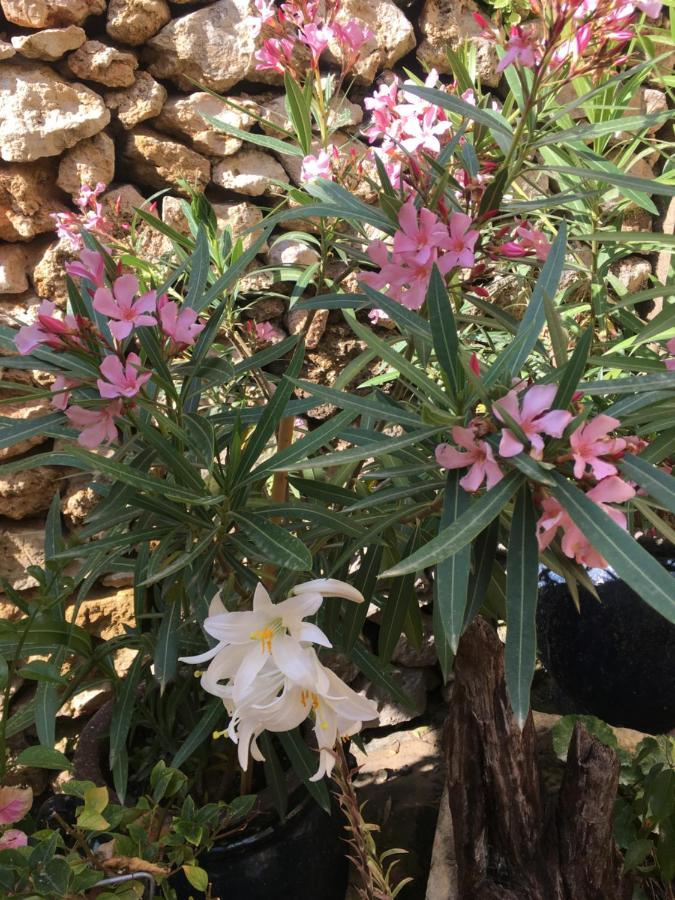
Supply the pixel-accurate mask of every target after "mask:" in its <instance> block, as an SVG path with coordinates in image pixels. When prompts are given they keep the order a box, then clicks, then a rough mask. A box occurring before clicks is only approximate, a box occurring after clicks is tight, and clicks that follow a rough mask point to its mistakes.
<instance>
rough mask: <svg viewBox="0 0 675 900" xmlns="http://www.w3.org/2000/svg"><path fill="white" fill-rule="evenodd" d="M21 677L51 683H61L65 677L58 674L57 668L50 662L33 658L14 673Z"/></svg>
mask: <svg viewBox="0 0 675 900" xmlns="http://www.w3.org/2000/svg"><path fill="white" fill-rule="evenodd" d="M16 674H17V675H19V676H20V677H21V678H31V679H34V680H35V681H51V682H52V683H53V684H63V683H64V682H65V678H64V677H63V675H61V674H59V670H58V668H57V667H56V666H55V665H54V664H53V663H51V662H47V661H46V660H43V659H35V660H33V662H29V663H28V664H27V665H25V666H22V667H21V668H20V669H19V670H18V671H17V673H16Z"/></svg>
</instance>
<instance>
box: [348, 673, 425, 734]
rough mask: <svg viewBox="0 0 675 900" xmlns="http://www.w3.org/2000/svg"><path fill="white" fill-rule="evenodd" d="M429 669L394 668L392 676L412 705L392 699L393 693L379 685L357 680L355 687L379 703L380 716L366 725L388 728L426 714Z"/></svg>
mask: <svg viewBox="0 0 675 900" xmlns="http://www.w3.org/2000/svg"><path fill="white" fill-rule="evenodd" d="M427 671H428V670H426V669H397V668H394V669H392V672H391V676H392V678H393V679H394V681H395V682H396V684H397V685H398V687H399V688H400V689H401V690H402V691H403V692H404V693H405V694H406V695H407V696H408V697H409V699H410V706H409V707H408V706H403V705H402V704H401V703H399V702H398V701H397V700H394V699H392V697H391V694H390V693H389V692H388V691H386V690H385V689H384V688H382V687H380V686H379V685H376V684H372V683H370V682H366V681H365V680H364V681H362V680H361V679H359V680H357V681H356V682H355V683H354V685H353V687H354V690H355V691H357V692H358V693H360V694H365V695H366V696H367V697H369V698H370V699H371V700H374V701H375V703H376V704H377V711H378V714H379V718H378V719H376V720H375V721H373V722H370V723H367V724H366V727H379V728H388V727H391V726H392V725H400V724H402V723H403V722H410V721H411V720H412V719H416V718H417V717H418V716H421V715H424V712H425V710H426V708H427Z"/></svg>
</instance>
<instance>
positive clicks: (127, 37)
mask: <svg viewBox="0 0 675 900" xmlns="http://www.w3.org/2000/svg"><path fill="white" fill-rule="evenodd" d="M170 20H171V10H170V9H169V5H168V3H167V2H166V0H110V2H109V4H108V24H107V25H106V28H105V30H106V31H107V32H108V34H109V35H110V37H111V38H114V39H115V40H116V41H121V42H122V43H123V44H131V45H132V46H134V47H136V46H139V45H140V44H144V43H145V42H146V41H147V40H149V39H150V38H151V37H152V36H153V35H155V34H157V32H158V31H159V29H160V28H162V27H163V26H164V25H166V23H167V22H169V21H170Z"/></svg>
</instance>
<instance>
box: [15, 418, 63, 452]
mask: <svg viewBox="0 0 675 900" xmlns="http://www.w3.org/2000/svg"><path fill="white" fill-rule="evenodd" d="M59 426H64V427H63V428H59ZM66 426H67V420H66V418H65V416H64V415H63V413H60V412H55V413H50V414H49V415H48V416H36V417H34V418H31V419H22V420H21V421H19V422H17V421H16V420H15V419H8V418H6V417H5V416H0V449H3V448H4V447H11V446H12V444H18V443H19V442H21V441H27V440H30V438H33V437H39V436H42V435H50V436H57V437H58V436H61V435H62V434H63V435H65V434H66V433H67V431H66Z"/></svg>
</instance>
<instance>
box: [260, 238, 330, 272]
mask: <svg viewBox="0 0 675 900" xmlns="http://www.w3.org/2000/svg"><path fill="white" fill-rule="evenodd" d="M267 258H268V262H269V264H270V265H271V266H311V265H312V264H313V263H315V262H318V261H319V254H318V253H317V251H316V250H315V249H314V248H313V247H310V246H309V245H308V244H305V243H304V242H303V241H294V240H291V239H290V238H281V239H280V240H277V241H275V242H274V244H273V245H272V247H271V248H270V252H269V254H268V257H267Z"/></svg>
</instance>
